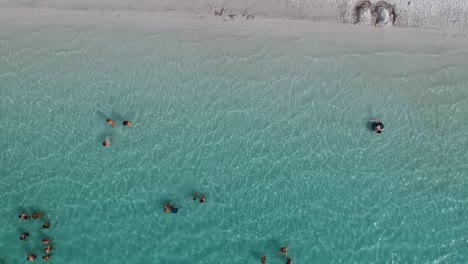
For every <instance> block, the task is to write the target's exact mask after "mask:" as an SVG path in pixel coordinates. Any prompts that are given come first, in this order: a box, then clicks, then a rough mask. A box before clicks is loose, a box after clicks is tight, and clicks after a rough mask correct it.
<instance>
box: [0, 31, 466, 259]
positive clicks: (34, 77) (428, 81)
mask: <svg viewBox="0 0 468 264" xmlns="http://www.w3.org/2000/svg"><path fill="white" fill-rule="evenodd" d="M1 32H2V33H1V39H0V57H1V63H0V111H1V112H0V114H1V123H0V132H1V137H0V150H1V151H0V163H1V166H0V174H1V175H0V177H1V179H2V180H1V183H0V205H1V206H0V210H1V215H2V216H1V218H0V259H1V260H2V263H3V264H8V263H24V262H26V254H27V252H32V253H35V254H37V255H38V256H39V258H40V256H42V254H41V249H42V245H40V243H39V241H40V239H42V238H44V237H48V238H51V239H52V240H53V244H54V246H55V248H56V251H55V252H54V255H53V256H52V261H51V263H67V264H78V263H80V264H89V263H109V264H111V263H181V264H182V263H260V261H259V257H260V255H262V254H265V255H266V256H267V259H268V263H284V258H280V257H278V256H277V252H278V249H279V247H281V246H286V245H289V246H290V252H289V254H290V256H291V257H292V259H293V260H294V263H307V264H311V263H468V249H467V248H468V234H467V230H468V221H467V220H468V210H467V209H468V176H467V171H468V165H467V161H468V154H467V149H468V141H467V137H468V123H467V122H466V119H467V116H468V75H467V72H468V52H467V51H466V50H444V49H432V50H430V51H424V50H423V51H420V52H414V51H411V52H408V51H405V50H400V51H397V50H384V49H380V50H379V48H375V49H374V50H373V51H370V52H354V51H353V47H356V50H357V49H358V48H357V47H358V44H357V43H358V40H355V42H353V40H352V39H349V38H344V37H342V36H339V35H336V36H334V35H319V34H318V35H314V36H312V37H305V38H296V39H293V38H281V37H274V35H273V34H266V33H265V34H263V35H262V34H259V35H255V36H249V37H234V36H229V35H226V36H223V37H214V36H211V35H209V34H207V33H202V32H194V31H166V32H164V31H161V32H158V33H157V34H147V33H145V32H143V31H139V30H132V29H131V28H126V29H120V28H113V29H112V30H111V29H109V28H107V29H105V28H104V29H103V28H101V29H99V28H87V27H63V28H62V27H50V28H36V27H32V26H28V25H16V26H11V25H10V26H7V25H2V30H1ZM345 46H346V47H347V48H346V50H345V51H344V48H343V47H345ZM108 117H112V118H113V119H115V120H116V121H117V127H116V128H115V129H112V128H110V127H108V126H107V125H106V123H105V119H106V118H108ZM371 118H378V119H380V120H382V121H383V122H384V124H385V132H384V133H383V134H381V135H375V134H373V133H372V132H370V131H369V129H368V127H367V121H368V120H369V119H371ZM124 119H129V120H131V121H133V122H134V123H135V127H134V128H131V129H129V128H125V127H123V126H122V125H121V122H122V121H123V120H124ZM107 136H110V137H112V141H113V146H112V147H111V148H103V147H102V146H101V142H102V141H103V140H104V138H105V137H107ZM193 192H201V193H203V194H205V195H206V196H207V203H206V204H203V205H200V204H198V203H197V202H193V201H192V197H191V195H192V193H193ZM167 200H172V201H173V203H174V204H175V205H177V206H179V207H180V211H179V213H178V214H176V215H166V214H165V213H164V212H163V206H164V203H165V202H166V201H167ZM34 210H40V211H43V212H45V213H47V214H48V215H49V217H50V220H51V224H52V229H51V230H46V231H43V230H39V229H38V227H39V226H40V222H38V221H36V222H33V221H30V222H26V223H25V222H19V221H18V214H19V213H21V212H23V211H27V212H28V213H32V212H33V211H34ZM22 231H29V232H30V233H31V238H30V241H28V242H21V241H19V235H20V233H21V232H22ZM37 261H39V262H42V260H40V259H38V260H37Z"/></svg>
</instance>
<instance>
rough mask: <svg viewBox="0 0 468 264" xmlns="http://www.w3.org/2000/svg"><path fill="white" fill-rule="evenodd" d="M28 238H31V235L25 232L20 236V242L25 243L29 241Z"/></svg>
mask: <svg viewBox="0 0 468 264" xmlns="http://www.w3.org/2000/svg"><path fill="white" fill-rule="evenodd" d="M28 238H29V233H28V232H24V233H23V234H21V236H20V240H23V241H28Z"/></svg>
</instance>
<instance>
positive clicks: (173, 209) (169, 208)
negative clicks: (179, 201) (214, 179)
mask: <svg viewBox="0 0 468 264" xmlns="http://www.w3.org/2000/svg"><path fill="white" fill-rule="evenodd" d="M193 200H194V201H197V200H198V201H199V202H200V204H204V203H205V202H206V196H205V195H203V194H196V193H195V194H194V195H193ZM164 212H165V213H166V214H177V213H178V212H179V208H177V207H175V206H173V205H172V203H171V202H168V203H166V204H165V205H164Z"/></svg>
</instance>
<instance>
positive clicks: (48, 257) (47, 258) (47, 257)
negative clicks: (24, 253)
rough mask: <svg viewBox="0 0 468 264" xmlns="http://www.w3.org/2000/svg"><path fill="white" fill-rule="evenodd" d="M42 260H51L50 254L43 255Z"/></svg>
mask: <svg viewBox="0 0 468 264" xmlns="http://www.w3.org/2000/svg"><path fill="white" fill-rule="evenodd" d="M42 260H43V261H49V260H50V255H49V254H47V255H45V256H42Z"/></svg>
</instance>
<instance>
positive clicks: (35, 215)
mask: <svg viewBox="0 0 468 264" xmlns="http://www.w3.org/2000/svg"><path fill="white" fill-rule="evenodd" d="M41 216H42V213H34V214H32V218H33V219H34V220H36V219H39V218H41Z"/></svg>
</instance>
